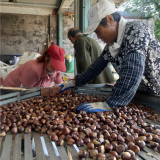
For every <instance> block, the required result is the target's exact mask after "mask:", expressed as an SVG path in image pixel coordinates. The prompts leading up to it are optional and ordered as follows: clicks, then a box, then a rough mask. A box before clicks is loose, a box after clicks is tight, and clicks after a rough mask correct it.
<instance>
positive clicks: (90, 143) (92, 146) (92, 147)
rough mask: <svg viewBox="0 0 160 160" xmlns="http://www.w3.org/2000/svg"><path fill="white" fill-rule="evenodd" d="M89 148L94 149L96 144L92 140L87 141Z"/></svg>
mask: <svg viewBox="0 0 160 160" xmlns="http://www.w3.org/2000/svg"><path fill="white" fill-rule="evenodd" d="M87 149H90V150H92V149H94V144H93V143H92V142H89V143H87Z"/></svg>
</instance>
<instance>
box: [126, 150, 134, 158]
mask: <svg viewBox="0 0 160 160" xmlns="http://www.w3.org/2000/svg"><path fill="white" fill-rule="evenodd" d="M127 152H129V153H130V154H131V158H132V159H134V158H135V152H133V151H132V150H128V151H127Z"/></svg>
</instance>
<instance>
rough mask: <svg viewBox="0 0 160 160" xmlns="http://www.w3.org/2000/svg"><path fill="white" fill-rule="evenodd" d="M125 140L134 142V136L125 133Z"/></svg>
mask: <svg viewBox="0 0 160 160" xmlns="http://www.w3.org/2000/svg"><path fill="white" fill-rule="evenodd" d="M126 140H127V141H128V142H134V140H135V139H134V136H132V135H127V137H126Z"/></svg>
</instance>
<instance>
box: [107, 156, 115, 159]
mask: <svg viewBox="0 0 160 160" xmlns="http://www.w3.org/2000/svg"><path fill="white" fill-rule="evenodd" d="M107 159H108V160H117V158H116V157H115V156H110V157H109V158H107Z"/></svg>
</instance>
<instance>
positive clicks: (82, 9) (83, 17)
mask: <svg viewBox="0 0 160 160" xmlns="http://www.w3.org/2000/svg"><path fill="white" fill-rule="evenodd" d="M90 7H91V0H80V5H79V29H80V30H81V31H82V33H83V32H84V31H85V29H86V28H87V26H88V11H89V9H90Z"/></svg>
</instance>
